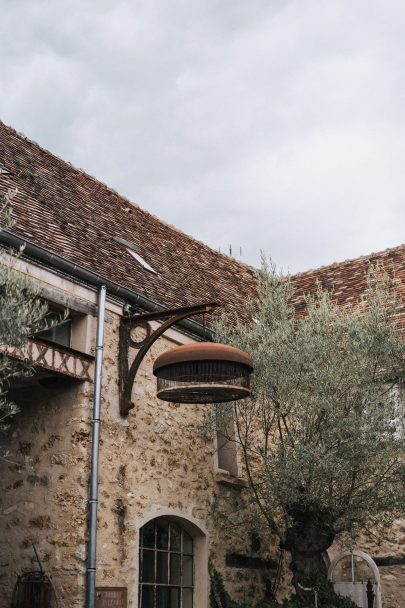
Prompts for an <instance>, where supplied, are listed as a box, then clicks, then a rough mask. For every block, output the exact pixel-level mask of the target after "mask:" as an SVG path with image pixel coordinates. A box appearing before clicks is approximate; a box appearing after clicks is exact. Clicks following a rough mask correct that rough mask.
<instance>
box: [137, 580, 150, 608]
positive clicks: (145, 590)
mask: <svg viewBox="0 0 405 608" xmlns="http://www.w3.org/2000/svg"><path fill="white" fill-rule="evenodd" d="M140 605H141V608H153V587H147V586H146V585H142V587H141V601H140Z"/></svg>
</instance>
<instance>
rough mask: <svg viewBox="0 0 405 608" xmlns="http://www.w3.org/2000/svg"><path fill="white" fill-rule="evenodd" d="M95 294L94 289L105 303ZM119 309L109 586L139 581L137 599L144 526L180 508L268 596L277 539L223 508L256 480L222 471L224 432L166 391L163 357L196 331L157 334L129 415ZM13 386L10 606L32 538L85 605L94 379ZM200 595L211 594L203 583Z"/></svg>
mask: <svg viewBox="0 0 405 608" xmlns="http://www.w3.org/2000/svg"><path fill="white" fill-rule="evenodd" d="M65 286H66V285H65ZM82 295H83V294H82ZM94 297H95V296H94V294H92V293H90V295H89V298H90V300H91V301H92V302H93V303H94ZM117 312H118V310H117V307H116V306H114V305H113V304H109V310H108V318H109V321H110V322H108V323H106V325H105V344H106V347H105V356H104V380H103V391H102V395H103V397H102V419H103V422H102V429H101V453H100V486H99V518H98V551H97V563H98V570H97V585H99V586H125V587H128V606H130V607H132V606H136V605H137V583H138V532H139V528H140V527H141V526H142V525H143V523H145V522H146V521H147V520H148V519H149V518H151V517H153V516H156V515H159V514H161V515H172V516H177V517H179V516H180V517H182V518H183V519H184V520H185V521H189V522H192V523H193V525H194V526H196V529H197V527H198V529H199V530H201V534H202V536H204V534H205V538H206V545H207V555H208V553H209V554H210V556H211V558H212V560H213V563H214V565H215V567H216V568H217V569H218V570H219V571H220V572H221V573H222V574H223V576H224V580H225V583H226V586H227V589H228V591H229V592H230V593H231V595H232V596H233V597H234V598H235V599H240V600H245V601H251V600H254V599H259V598H261V597H262V596H263V593H264V588H265V585H266V582H267V583H268V580H269V579H271V576H272V571H269V570H266V567H265V561H266V560H267V559H268V558H269V556H270V555H271V556H272V557H274V556H275V551H274V550H273V548H272V546H268V545H267V546H266V544H265V543H263V546H262V547H261V548H260V550H257V549H256V550H255V551H253V550H252V547H251V537H250V526H248V527H246V528H243V526H239V527H238V529H237V530H235V529H227V528H226V526H225V527H224V526H223V525H222V523H223V522H222V520H221V515H220V513H221V512H223V510H224V509H225V511H226V510H227V509H228V510H229V509H235V507H236V506H237V505H238V504H239V503H240V502H241V501H242V500H243V498H242V495H243V492H245V490H243V489H241V488H240V487H237V486H235V487H233V486H229V485H226V486H224V485H222V484H219V483H217V481H216V480H215V473H216V471H215V458H214V456H215V445H214V441H213V437H212V436H211V435H208V436H205V435H204V433H201V432H200V430H199V429H198V426H199V421H201V420H202V416H203V413H202V410H201V406H200V407H198V406H186V405H179V406H178V405H173V404H168V403H165V402H161V401H158V400H157V399H156V396H155V379H154V377H153V375H152V372H151V369H152V362H153V360H154V359H155V357H156V356H157V355H158V354H160V353H161V352H162V351H163V350H165V349H166V348H170V347H172V346H174V345H175V344H174V342H173V338H175V339H176V340H178V341H184V340H187V338H186V337H182V336H181V335H180V334H176V333H175V332H170V334H169V336H171V339H170V338H168V337H164V338H161V339H160V340H159V341H158V342H157V343H156V344H155V345H154V347H153V348H152V350H151V352H150V353H149V354H148V355H147V357H146V359H145V360H144V362H143V363H142V366H141V368H140V370H139V372H138V377H137V381H136V386H135V388H134V393H133V400H134V402H135V409H134V410H132V411H131V412H130V413H129V415H128V417H126V418H123V417H121V416H120V415H119V406H118V367H117V362H118V335H119V315H118V314H117ZM13 397H14V399H15V400H16V402H17V403H18V404H19V405H20V408H21V411H20V413H19V414H18V415H16V416H15V418H14V419H13V420H12V424H11V427H10V430H9V431H8V432H7V434H6V435H5V436H4V437H2V440H1V446H2V448H1V449H2V454H3V457H2V458H1V460H0V469H1V478H0V479H1V488H0V489H1V493H0V608H6V607H7V608H8V606H9V605H10V598H11V593H12V588H13V585H14V583H15V581H16V578H17V575H18V574H20V573H21V572H22V571H23V570H25V569H28V570H29V569H34V568H36V564H35V559H34V553H33V549H32V543H34V544H35V546H36V548H37V550H38V553H39V555H40V557H41V559H42V561H43V564H44V567H45V569H46V572H47V573H48V574H49V575H50V576H51V577H52V580H53V582H54V585H55V588H56V590H57V593H58V597H59V606H60V608H63V607H66V608H79V607H82V606H83V605H84V589H85V568H86V564H85V557H86V545H85V543H86V534H87V523H86V522H87V500H88V476H89V463H90V447H91V415H92V384H91V383H78V384H72V385H71V386H68V387H64V388H59V389H47V388H43V387H41V386H39V385H35V386H29V387H26V388H20V389H18V390H15V391H14V392H13ZM201 546H202V545H201ZM227 555H228V556H229V555H236V556H239V561H238V557H237V558H236V561H235V559H234V561H233V562H232V564H231V565H229V566H227V565H226V561H227V557H226V556H227ZM251 558H255V559H256V560H259V561H256V562H255V561H254V560H253V561H252V559H251ZM255 566H256V567H255ZM200 574H201V576H202V578H204V576H206V573H205V574H204V573H203V572H201V573H200ZM206 583H207V584H206V589H205V600H206V595H207V593H206V592H207V588H208V581H206ZM197 599H198V598H197ZM196 605H197V608H199V607H200V606H201V608H202V606H203V605H204V600H203V599H202V595H201V590H200V596H199V599H198V601H197V604H196Z"/></svg>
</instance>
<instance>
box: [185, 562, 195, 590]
mask: <svg viewBox="0 0 405 608" xmlns="http://www.w3.org/2000/svg"><path fill="white" fill-rule="evenodd" d="M183 585H184V586H185V587H192V586H193V558H192V556H191V555H183Z"/></svg>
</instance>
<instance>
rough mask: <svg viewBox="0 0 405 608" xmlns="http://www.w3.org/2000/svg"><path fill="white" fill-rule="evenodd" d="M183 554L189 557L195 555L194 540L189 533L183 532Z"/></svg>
mask: <svg viewBox="0 0 405 608" xmlns="http://www.w3.org/2000/svg"><path fill="white" fill-rule="evenodd" d="M183 553H186V554H187V555H192V554H193V540H192V538H191V536H190V535H189V534H187V532H184V531H183Z"/></svg>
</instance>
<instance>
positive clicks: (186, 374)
mask: <svg viewBox="0 0 405 608" xmlns="http://www.w3.org/2000/svg"><path fill="white" fill-rule="evenodd" d="M252 371H253V365H252V360H251V359H250V357H249V356H248V355H247V354H246V353H244V352H242V351H241V350H239V349H238V348H234V347H233V346H228V345H225V344H215V343H211V342H199V343H197V344H186V345H184V346H178V347H177V348H173V349H171V350H169V351H167V352H165V353H163V354H162V355H160V357H158V358H157V359H156V361H155V363H154V365H153V373H154V374H155V376H156V377H157V396H158V397H159V399H162V400H164V401H172V402H175V403H220V402H225V401H235V400H237V399H243V398H244V397H248V396H249V395H250V374H251V373H252Z"/></svg>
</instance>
